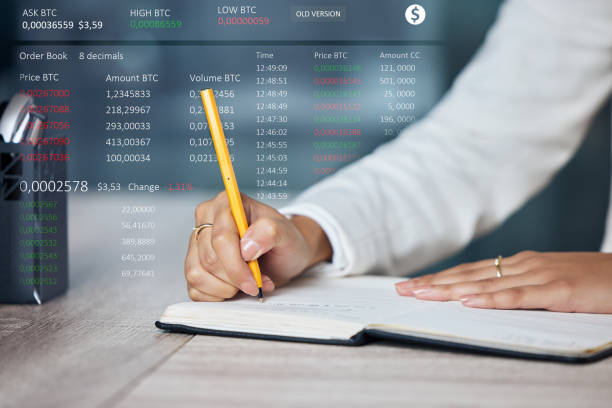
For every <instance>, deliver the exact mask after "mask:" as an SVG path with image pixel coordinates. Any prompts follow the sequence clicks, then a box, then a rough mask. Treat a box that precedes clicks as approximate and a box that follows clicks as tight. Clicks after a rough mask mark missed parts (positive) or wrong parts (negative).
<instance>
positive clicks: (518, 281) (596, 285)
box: [396, 251, 612, 313]
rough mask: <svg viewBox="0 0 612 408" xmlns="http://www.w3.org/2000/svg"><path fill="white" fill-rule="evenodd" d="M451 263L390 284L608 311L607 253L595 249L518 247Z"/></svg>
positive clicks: (456, 296)
mask: <svg viewBox="0 0 612 408" xmlns="http://www.w3.org/2000/svg"><path fill="white" fill-rule="evenodd" d="M501 267H502V277H501V278H498V277H497V274H496V267H495V263H494V260H492V259H487V260H483V261H478V262H474V263H467V264H462V265H458V266H455V267H454V268H450V269H447V270H445V271H442V272H438V273H435V274H431V275H426V276H422V277H418V278H415V279H410V280H408V281H404V282H400V283H397V284H396V290H397V292H398V293H399V294H400V295H403V296H414V297H416V298H418V299H424V300H460V301H461V302H462V303H463V305H464V306H469V307H478V308H487V309H548V310H552V311H557V312H583V313H612V254H606V253H600V252H558V253H554V252H548V253H539V252H533V251H525V252H520V253H518V254H516V255H514V256H511V257H509V258H504V259H503V260H502V265H501Z"/></svg>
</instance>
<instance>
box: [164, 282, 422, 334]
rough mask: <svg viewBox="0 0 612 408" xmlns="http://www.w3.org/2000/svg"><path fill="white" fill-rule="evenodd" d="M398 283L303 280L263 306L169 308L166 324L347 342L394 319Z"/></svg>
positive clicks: (251, 302) (249, 300) (243, 300)
mask: <svg viewBox="0 0 612 408" xmlns="http://www.w3.org/2000/svg"><path fill="white" fill-rule="evenodd" d="M398 280H399V279H397V278H381V277H359V278H332V279H321V278H303V279H298V280H296V281H294V282H292V283H291V284H290V285H288V286H286V287H283V288H280V289H278V290H275V291H274V292H273V293H271V294H269V295H268V296H267V297H266V298H265V301H264V302H263V303H259V302H258V301H257V300H256V299H255V298H253V297H248V296H239V297H238V298H236V299H232V300H228V301H225V302H222V303H204V302H186V303H180V304H177V305H172V306H169V307H168V308H167V309H166V311H165V312H164V315H163V316H162V318H161V319H160V321H161V322H163V323H174V324H184V325H189V326H194V327H202V328H208V329H217V330H230V331H242V332H247V333H258V334H271V335H284V336H293V337H308V338H343V339H348V338H350V337H351V336H353V335H355V334H356V333H358V332H360V331H361V330H362V329H363V327H364V326H365V325H366V324H367V323H369V322H371V321H377V320H379V319H381V318H382V317H383V316H385V315H387V316H388V315H389V314H391V313H395V310H396V308H397V303H400V304H402V305H403V306H404V308H409V305H410V304H412V305H413V307H418V305H420V304H421V303H424V302H421V301H417V300H415V299H411V298H401V299H397V298H398V296H397V295H396V294H395V291H394V289H393V283H394V282H396V281H398Z"/></svg>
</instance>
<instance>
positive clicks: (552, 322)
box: [155, 276, 612, 362]
mask: <svg viewBox="0 0 612 408" xmlns="http://www.w3.org/2000/svg"><path fill="white" fill-rule="evenodd" d="M399 280H400V279H398V278H390V277H381V276H366V277H351V278H304V279H299V280H296V281H294V282H292V283H291V284H290V285H288V286H286V287H283V288H281V289H278V290H276V291H274V292H273V293H271V294H270V295H269V296H268V297H267V298H266V299H265V302H264V303H259V302H258V301H257V299H256V298H252V297H240V298H238V299H234V300H229V301H225V302H221V303H203V302H186V303H178V304H175V305H171V306H168V307H167V308H166V310H165V311H164V313H163V314H162V316H161V318H160V319H159V321H158V322H156V323H155V324H156V326H157V327H158V328H160V329H165V330H172V331H179V332H187V333H197V334H213V335H223V336H236V337H252V338H265V339H275V340H292V341H304V342H316V343H330V344H346V345H360V344H363V343H365V342H367V341H370V340H372V339H376V338H384V339H392V340H396V341H400V342H425V343H433V344H438V345H443V346H452V347H459V348H464V349H471V350H481V351H487V352H496V353H502V354H513V355H519V356H525V357H533V358H543V359H553V360H563V361H575V362H580V361H589V360H594V359H597V358H600V357H603V356H605V355H607V354H609V353H610V352H611V351H612V315H594V314H581V313H556V312H547V311H539V310H534V311H526V310H486V309H470V308H466V307H464V306H462V305H461V304H460V303H459V302H431V301H422V300H417V299H414V298H411V297H403V296H398V295H397V294H396V292H395V289H394V287H393V283H395V282H397V281H399Z"/></svg>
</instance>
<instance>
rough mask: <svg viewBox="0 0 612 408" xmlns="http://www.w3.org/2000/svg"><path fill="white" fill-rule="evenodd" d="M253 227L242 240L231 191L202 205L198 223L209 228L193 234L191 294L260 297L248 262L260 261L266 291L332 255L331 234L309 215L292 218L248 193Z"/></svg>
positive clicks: (203, 298) (189, 275)
mask: <svg viewBox="0 0 612 408" xmlns="http://www.w3.org/2000/svg"><path fill="white" fill-rule="evenodd" d="M242 202H243V205H244V210H245V212H246V216H247V220H248V222H249V228H248V229H247V231H246V233H245V234H244V236H243V237H242V239H240V236H239V235H238V229H237V228H236V224H235V222H234V218H233V217H232V213H231V210H230V206H229V202H228V199H227V194H226V193H225V192H222V193H219V194H218V195H217V196H216V197H215V198H214V199H212V200H210V201H205V202H203V203H201V204H199V205H198V207H197V208H196V211H195V218H196V219H195V224H196V225H201V224H205V223H208V224H212V227H210V228H203V229H202V230H201V231H200V232H199V234H198V237H197V239H196V236H195V234H193V233H192V234H191V236H190V238H189V247H188V249H187V257H186V258H185V278H186V280H187V291H188V293H189V297H190V298H191V299H193V300H199V301H221V300H225V299H229V298H231V297H233V296H234V295H235V294H236V293H237V292H238V290H241V291H243V292H244V293H247V294H249V295H253V296H256V295H257V292H258V289H257V285H256V283H255V280H254V278H253V276H252V275H251V271H250V269H249V267H248V265H247V263H246V261H250V260H252V259H259V262H260V267H261V271H262V289H263V290H264V291H271V290H273V289H274V287H275V286H279V285H282V284H284V283H286V282H287V281H289V280H290V279H291V278H293V277H295V276H297V275H298V274H300V273H301V272H302V271H304V270H305V269H306V268H307V267H309V266H311V265H313V264H315V263H317V262H320V261H323V260H326V259H328V258H330V257H331V246H330V244H329V241H328V239H327V236H326V235H325V233H324V232H323V230H322V229H321V228H320V227H319V225H318V224H317V223H315V222H314V221H313V220H311V219H310V218H307V217H302V216H294V217H292V218H291V219H288V218H287V217H285V216H284V215H282V214H280V213H279V212H278V211H276V210H275V209H274V208H272V207H270V206H268V205H265V204H262V203H260V202H258V201H255V200H253V199H251V198H249V197H247V196H246V195H244V194H243V195H242Z"/></svg>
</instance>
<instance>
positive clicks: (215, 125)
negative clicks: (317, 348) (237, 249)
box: [200, 89, 263, 302]
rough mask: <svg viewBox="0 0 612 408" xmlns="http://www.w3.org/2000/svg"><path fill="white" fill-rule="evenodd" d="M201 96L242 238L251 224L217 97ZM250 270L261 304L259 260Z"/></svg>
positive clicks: (206, 93) (208, 93)
mask: <svg viewBox="0 0 612 408" xmlns="http://www.w3.org/2000/svg"><path fill="white" fill-rule="evenodd" d="M200 96H201V97H202V104H203V105H204V112H206V119H208V127H209V128H210V135H211V136H212V140H213V144H214V145H215V152H217V160H218V161H219V168H220V169H221V177H223V184H225V191H227V198H228V199H229V204H230V209H231V210H232V215H233V216H234V221H235V222H236V227H238V233H239V234H240V238H242V236H243V235H244V233H245V232H246V230H247V228H248V227H249V224H248V223H247V219H246V214H245V213H244V207H243V206H242V199H241V198H240V190H238V183H237V182H236V175H235V174H234V167H233V166H232V160H231V159H230V155H229V150H227V143H226V142H225V135H224V133H223V124H222V123H221V119H220V118H219V111H218V110H217V104H216V102H215V96H214V94H213V91H212V89H205V90H203V91H200ZM249 268H250V269H251V273H252V274H253V277H254V278H255V282H256V283H257V287H258V288H259V294H258V295H257V297H258V298H259V301H260V302H263V292H262V290H261V271H260V270H259V263H258V262H257V259H255V260H253V261H249Z"/></svg>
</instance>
